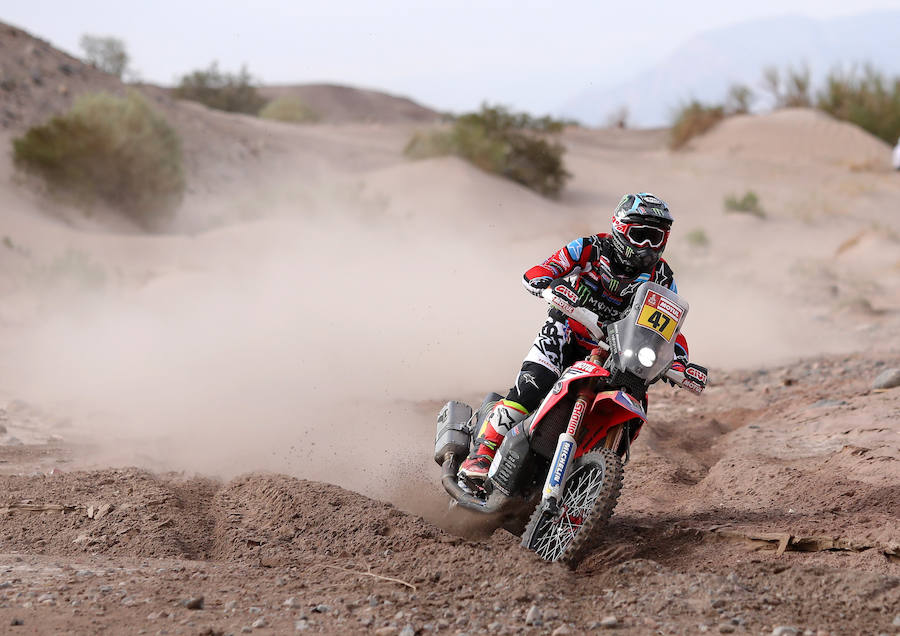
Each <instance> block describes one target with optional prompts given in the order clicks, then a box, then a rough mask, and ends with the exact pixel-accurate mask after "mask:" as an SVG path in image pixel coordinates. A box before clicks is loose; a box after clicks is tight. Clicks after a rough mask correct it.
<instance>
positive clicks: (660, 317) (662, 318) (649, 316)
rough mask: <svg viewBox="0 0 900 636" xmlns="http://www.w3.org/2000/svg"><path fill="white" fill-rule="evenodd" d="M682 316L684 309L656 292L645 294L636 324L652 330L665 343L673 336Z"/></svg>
mask: <svg viewBox="0 0 900 636" xmlns="http://www.w3.org/2000/svg"><path fill="white" fill-rule="evenodd" d="M683 315H684V308H683V307H680V306H678V305H676V304H675V303H673V302H672V301H671V300H668V299H666V298H664V297H662V296H660V295H659V294H657V293H656V292H652V291H650V292H647V297H646V298H645V299H644V305H643V306H642V307H641V311H640V313H639V314H638V319H637V324H638V325H640V326H641V327H646V328H647V329H652V330H653V331H655V332H656V333H658V334H659V335H661V336H662V337H663V338H665V339H666V341H667V342H668V341H671V340H672V336H674V335H675V327H677V326H678V321H679V320H681V317H682V316H683Z"/></svg>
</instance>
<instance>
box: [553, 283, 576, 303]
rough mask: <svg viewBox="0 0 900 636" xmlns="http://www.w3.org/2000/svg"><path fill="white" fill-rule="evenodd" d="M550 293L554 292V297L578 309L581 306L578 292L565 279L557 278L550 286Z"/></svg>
mask: <svg viewBox="0 0 900 636" xmlns="http://www.w3.org/2000/svg"><path fill="white" fill-rule="evenodd" d="M549 287H550V291H552V292H553V295H554V296H556V297H557V298H561V299H562V300H564V301H566V302H567V303H569V304H570V305H572V306H573V307H577V306H578V304H579V298H578V292H576V291H575V288H574V287H573V286H572V283H570V282H569V281H568V280H566V279H565V278H555V279H553V282H551V283H550V285H549Z"/></svg>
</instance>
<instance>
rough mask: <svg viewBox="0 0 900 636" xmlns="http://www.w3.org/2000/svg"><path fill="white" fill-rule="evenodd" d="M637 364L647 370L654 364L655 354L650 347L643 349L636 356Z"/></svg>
mask: <svg viewBox="0 0 900 636" xmlns="http://www.w3.org/2000/svg"><path fill="white" fill-rule="evenodd" d="M637 359H638V362H640V363H641V364H642V365H644V366H645V367H647V368H648V369H649V368H650V367H652V366H653V363H654V362H656V352H655V351H654V350H653V349H651V348H650V347H643V348H642V349H641V350H640V351H638V354H637Z"/></svg>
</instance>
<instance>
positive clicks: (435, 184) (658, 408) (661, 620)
mask: <svg viewBox="0 0 900 636" xmlns="http://www.w3.org/2000/svg"><path fill="white" fill-rule="evenodd" d="M12 32H13V31H12V30H8V28H6V27H4V30H3V36H2V37H3V40H2V42H3V44H4V46H3V48H0V61H2V62H3V64H4V65H5V66H4V69H6V68H18V66H15V65H18V64H19V62H18V59H19V58H20V57H22V58H23V59H32V58H33V59H35V60H39V61H40V64H43V65H44V66H45V67H46V68H44V67H41V68H42V69H44V70H43V71H42V72H43V73H44V77H45V81H44V84H43V85H42V86H40V87H36V88H33V90H34V91H39V90H42V91H43V90H46V95H45V94H44V93H41V94H40V95H39V96H32V97H34V101H35V103H38V101H40V102H41V103H42V104H44V103H46V104H48V105H49V106H48V107H52V106H54V105H55V107H59V108H62V107H64V106H65V105H66V104H65V103H64V102H65V100H66V99H69V97H66V95H67V93H63V92H62V91H59V90H57V89H56V88H55V87H56V86H57V84H58V82H57V80H58V81H59V82H62V81H65V79H64V77H63V75H64V74H63V72H62V71H59V70H58V69H59V68H60V65H61V64H69V65H76V64H80V63H78V62H77V61H76V60H74V59H72V58H69V57H68V56H65V55H64V54H62V53H60V52H58V51H54V50H53V49H52V48H50V47H49V45H47V44H46V43H42V42H39V41H37V40H33V39H32V38H30V37H29V36H27V34H23V33H22V32H20V31H16V32H15V35H10V33H12ZM29 47H31V48H29ZM35 51H36V53H35ZM3 56H5V57H3ZM23 56H24V57H23ZM27 56H31V57H27ZM35 63H37V62H35ZM23 68H24V67H23ZM73 68H76V67H74V66H73ZM100 75H102V74H100ZM66 77H68V76H66ZM72 77H74V78H76V79H77V81H78V82H83V83H84V87H88V88H90V87H93V88H95V89H96V88H109V89H110V90H115V89H117V87H116V86H115V85H110V86H109V87H108V86H107V84H106V82H107V80H106V79H103V80H102V81H101V80H99V79H96V77H94V75H92V71H90V70H84V71H83V72H82V71H79V72H78V73H75V74H73V75H72ZM76 79H73V80H71V82H72V86H71V88H70V89H69V93H68V94H71V93H72V92H74V91H75V90H76V88H77V89H78V90H83V89H84V87H82V86H81V84H79V85H78V86H76V85H75V81H76ZM147 90H148V91H151V94H152V89H147ZM35 95H37V94H35ZM38 97H40V100H39V99H38ZM154 99H157V97H154ZM41 100H43V101H41ZM54 100H55V101H54ZM10 103H11V104H13V105H14V106H15V109H13V106H10V109H11V110H10V112H13V110H15V112H16V113H19V112H22V113H26V115H23V116H22V118H20V119H16V120H10V122H7V124H6V125H5V127H4V128H3V129H0V145H2V146H3V147H4V148H7V149H9V148H10V141H11V139H12V137H14V136H15V135H18V134H21V133H22V132H23V130H24V127H25V126H27V125H30V124H32V123H34V122H35V121H36V120H37V117H38V115H39V114H40V113H42V112H43V111H39V110H38V109H37V106H35V107H34V109H32V108H31V107H30V106H29V103H30V102H27V101H25V98H24V97H23V96H22V95H20V94H18V93H17V94H16V98H15V101H14V102H10ZM157 103H158V105H159V108H160V109H162V110H163V111H164V112H165V113H166V114H167V116H168V117H169V118H170V119H171V121H172V123H173V125H174V126H175V127H176V128H177V129H178V131H179V134H180V135H181V136H182V138H183V139H184V140H185V143H184V148H185V152H186V155H187V156H186V162H187V173H188V174H187V178H188V182H189V183H190V184H191V188H190V191H189V192H188V194H187V196H186V198H185V201H184V203H183V205H182V207H181V209H180V210H179V212H178V214H177V216H176V218H175V219H174V220H173V221H172V223H171V225H170V226H169V227H167V228H165V231H162V232H159V233H156V234H152V235H151V234H146V233H144V232H142V231H140V230H139V229H138V228H136V227H133V226H131V225H129V224H128V223H127V222H126V221H124V220H123V219H121V218H120V217H118V216H117V215H116V214H115V213H114V211H111V210H104V209H97V210H94V211H93V213H92V214H91V215H90V216H85V215H84V212H83V211H82V210H79V209H74V208H69V207H67V206H66V205H65V204H63V203H61V202H59V201H55V200H52V199H50V198H48V197H46V196H45V195H44V193H42V192H41V191H40V189H39V188H36V187H35V186H34V184H33V183H31V182H29V181H28V180H25V179H23V178H22V177H21V175H19V173H17V172H16V171H15V170H14V168H13V166H12V161H11V158H10V156H9V153H8V151H4V152H3V153H2V154H0V209H2V210H3V221H4V223H3V228H2V234H3V237H2V244H0V296H2V302H0V407H2V410H0V417H2V419H0V481H2V492H3V493H5V495H4V497H3V500H2V501H0V511H2V514H0V572H2V576H0V625H3V626H4V629H6V630H9V631H10V632H11V633H19V632H20V633H53V632H62V631H65V632H69V633H78V634H95V633H100V632H104V631H106V632H108V633H121V632H123V631H125V632H128V633H148V634H149V633H153V634H155V633H169V634H219V633H222V634H225V633H240V632H242V631H247V630H250V631H252V632H254V633H256V632H258V633H279V634H280V633H288V632H293V631H295V630H298V631H314V632H324V633H372V632H375V633H378V634H382V635H386V634H400V633H404V634H405V635H408V634H410V633H413V634H415V633H430V632H437V633H450V634H456V633H460V632H462V633H488V632H489V633H519V632H527V633H549V632H554V630H555V631H556V633H558V634H563V633H572V632H585V631H589V630H594V629H597V630H599V629H607V628H611V629H616V630H618V631H621V632H622V633H635V634H638V633H649V632H658V633H695V632H697V631H698V630H699V631H713V632H716V631H717V632H721V633H731V632H738V633H741V632H750V633H760V632H764V631H765V632H771V631H772V630H773V629H774V628H776V627H778V626H785V627H786V626H792V627H794V628H796V629H797V631H796V633H803V632H804V631H805V630H809V632H810V633H893V631H896V629H897V628H896V627H895V625H897V624H898V623H900V530H898V518H900V508H898V506H900V490H898V483H900V432H898V430H897V425H896V422H897V421H898V416H900V388H891V385H892V382H891V381H890V377H892V376H891V373H892V369H897V368H900V348H898V345H900V342H898V337H897V334H898V333H900V260H898V258H900V257H898V254H900V250H898V249H897V248H898V245H900V238H898V237H900V217H897V216H896V215H890V214H886V213H885V211H886V210H892V209H893V208H894V207H896V205H895V204H896V201H897V200H900V181H898V179H897V178H896V175H894V174H892V173H891V172H890V170H889V167H887V165H888V164H887V159H886V160H885V166H886V167H885V168H883V169H882V168H880V167H879V166H878V165H876V164H875V163H873V156H874V155H877V154H878V148H879V146H878V144H880V142H878V141H877V140H874V139H873V138H871V137H870V136H868V135H867V134H866V133H864V132H862V131H861V130H858V129H855V128H852V127H850V128H844V125H843V124H837V123H836V122H833V121H831V120H829V119H827V118H822V117H821V116H820V115H819V114H817V113H814V112H812V111H807V110H803V109H792V110H789V111H783V112H777V113H773V114H771V115H760V116H753V117H751V116H747V117H736V118H732V119H730V120H728V121H726V122H724V123H723V124H722V125H721V126H720V127H719V128H718V129H716V131H715V132H714V135H713V134H711V135H710V136H709V137H708V138H705V139H704V138H700V139H698V140H697V142H696V143H695V144H694V146H693V147H692V148H691V149H689V150H688V151H686V152H682V153H672V152H670V151H668V150H667V149H666V148H665V133H664V131H629V130H586V129H571V130H568V131H566V132H565V133H563V136H562V141H563V143H564V144H565V145H566V147H567V149H568V151H567V155H566V160H567V166H568V169H569V170H570V171H571V172H572V173H573V175H574V176H573V179H572V180H571V182H570V184H569V186H568V188H567V190H566V191H565V192H564V193H563V194H562V196H561V197H560V198H559V199H558V200H548V199H544V198H542V197H539V196H537V195H535V194H533V193H531V192H529V191H527V190H525V189H523V188H521V187H519V186H517V185H515V184H513V183H511V182H508V181H505V180H501V179H498V178H495V177H492V176H489V175H487V174H485V173H483V172H481V171H480V170H478V169H477V168H475V167H474V166H471V165H469V164H467V163H465V162H463V161H461V160H459V159H456V158H442V159H430V160H425V161H418V162H412V161H410V160H408V159H406V158H405V157H404V156H403V152H402V151H403V147H404V145H405V144H406V142H407V141H408V139H409V137H410V135H411V134H412V133H413V131H415V130H416V129H417V128H418V127H420V126H421V123H418V122H416V121H409V120H404V119H402V118H400V119H396V118H394V119H390V120H388V119H386V120H385V121H390V122H391V123H376V124H373V123H362V122H352V121H350V122H345V123H339V124H338V123H322V124H316V125H307V126H296V125H290V124H280V123H277V122H268V121H262V120H258V119H255V118H250V117H245V116H241V115H229V114H225V113H217V112H212V111H208V110H206V109H205V108H202V107H200V106H197V105H195V104H186V103H181V102H177V101H174V100H171V99H169V98H168V97H166V96H162V95H160V96H158V99H157ZM41 108H43V106H42V107H41ZM835 126H839V127H840V128H839V130H838V129H836V128H835ZM832 133H834V135H832ZM838 133H839V134H838ZM832 137H833V138H834V142H833V143H834V145H833V146H828V147H827V148H824V146H823V145H827V144H828V143H829V140H830V139H831V138H832ZM792 139H795V140H796V143H794V142H792ZM804 144H807V145H809V146H810V148H812V147H813V146H814V151H809V152H807V151H805V150H804V148H803V145H804ZM882 145H883V144H882ZM884 148H885V149H886V152H887V154H886V156H887V157H889V148H887V147H886V145H884ZM873 153H874V155H873ZM798 157H802V158H803V159H802V160H798ZM647 189H652V190H653V191H654V192H657V193H659V194H660V196H663V197H664V198H665V199H666V200H667V201H668V203H669V205H670V206H671V208H672V211H673V216H674V217H675V224H674V227H673V231H672V237H671V240H670V242H669V245H668V247H667V251H666V257H667V259H668V260H669V262H670V263H671V264H672V266H673V268H674V269H675V270H676V272H677V273H678V277H679V278H678V283H679V294H683V295H684V296H685V297H686V298H689V299H690V306H691V318H690V321H689V322H688V324H687V326H686V327H685V329H686V333H687V335H688V337H689V338H690V342H691V358H692V359H694V360H698V361H701V362H702V363H704V364H705V365H707V366H708V367H709V369H710V372H709V385H708V388H707V389H706V390H705V391H704V393H703V395H702V396H700V397H699V399H698V398H697V396H694V395H692V394H688V392H686V391H684V390H676V389H673V388H672V387H669V386H665V385H661V384H657V385H654V386H653V387H651V388H650V390H649V392H648V403H649V412H648V420H647V423H646V424H645V425H644V427H643V429H642V430H641V434H640V436H639V437H637V439H636V440H635V442H634V444H633V446H632V448H631V459H630V461H629V463H628V466H627V470H626V471H625V480H624V485H623V489H622V495H621V498H620V501H619V504H618V506H617V507H616V511H615V514H614V515H613V516H612V517H611V519H610V522H609V525H608V527H607V531H606V533H605V534H604V536H603V537H602V539H601V541H600V542H599V544H598V545H597V547H596V549H594V550H592V551H590V552H589V553H588V554H586V555H585V557H584V560H583V562H582V564H581V566H580V567H579V569H578V570H577V571H576V572H570V571H568V570H565V569H563V568H562V567H560V566H558V565H555V564H548V563H545V562H543V561H541V560H539V559H538V558H536V557H535V556H534V555H533V554H532V553H530V552H528V551H526V550H523V549H522V548H520V547H519V540H518V538H516V537H514V536H512V535H510V534H509V533H507V532H505V531H504V530H497V531H496V532H493V533H488V532H487V531H486V530H485V528H484V527H483V526H482V525H479V524H478V523H477V522H476V521H475V520H474V519H472V518H470V517H469V516H467V515H465V514H463V511H459V510H456V511H449V510H448V509H447V505H446V501H447V500H446V495H445V494H444V492H443V489H442V488H441V487H440V485H439V482H440V470H439V468H438V467H437V466H435V465H434V463H433V457H432V454H433V441H434V440H433V436H434V416H435V414H436V413H437V412H438V411H439V409H440V407H441V406H442V405H443V404H444V403H446V402H447V401H448V400H450V399H458V400H463V401H466V402H468V403H470V404H476V405H477V404H479V403H480V401H481V398H482V397H483V395H484V393H485V391H486V390H490V389H492V390H496V391H497V392H499V393H502V392H504V391H505V390H506V389H507V387H508V386H509V384H510V383H511V382H512V381H513V379H514V378H512V377H508V374H509V372H510V370H511V369H514V368H515V367H516V365H517V364H518V363H519V362H520V360H521V359H522V356H523V354H524V353H525V349H526V348H527V345H528V343H530V342H531V339H532V337H533V334H534V331H535V329H536V328H537V327H538V326H539V325H540V324H541V322H542V320H543V318H544V316H545V315H546V304H544V303H542V302H541V301H540V300H536V299H535V298H533V297H531V296H529V295H528V294H526V293H524V292H523V291H522V289H521V285H520V279H521V275H522V272H524V271H525V270H526V269H527V268H529V267H531V266H532V265H534V264H536V263H537V262H539V261H540V260H541V259H543V258H544V257H545V256H546V254H549V253H552V252H553V251H554V250H556V249H559V247H560V246H561V245H565V244H566V243H567V242H568V241H570V240H571V239H573V238H575V237H579V236H586V235H589V234H592V233H595V232H597V231H602V230H603V229H605V228H606V227H607V226H608V224H609V217H610V215H611V213H612V209H613V208H614V207H615V205H616V202H617V201H618V200H619V198H620V197H621V195H622V193H624V192H627V191H644V190H647ZM747 189H752V190H754V191H755V192H757V193H758V195H759V198H760V200H761V201H762V202H763V205H764V209H765V215H764V216H763V217H758V216H751V215H746V214H726V213H725V212H724V211H723V207H722V201H723V199H724V198H725V197H727V196H728V195H731V194H733V193H734V192H738V191H740V192H742V191H744V190H747ZM892 206H893V207H892ZM701 233H702V235H703V237H704V240H699V238H698V237H699V236H700V235H701ZM567 630H569V631H567ZM782 633H790V632H782Z"/></svg>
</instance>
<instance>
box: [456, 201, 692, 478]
mask: <svg viewBox="0 0 900 636" xmlns="http://www.w3.org/2000/svg"><path fill="white" fill-rule="evenodd" d="M671 227H672V215H671V214H670V212H669V207H668V206H667V205H666V203H665V202H664V201H662V200H661V199H660V198H658V197H656V196H654V195H653V194H650V193H649V192H641V193H637V194H626V195H625V196H624V197H622V200H621V201H620V202H619V205H618V206H617V207H616V209H615V212H614V213H613V218H612V231H611V232H610V233H609V234H605V233H601V234H595V235H593V236H587V237H584V238H578V239H575V240H574V241H572V242H571V243H569V244H568V245H566V246H565V247H563V248H562V249H560V250H559V251H557V252H556V253H554V254H553V255H552V256H550V258H548V259H547V260H545V261H544V262H543V263H542V264H540V265H537V266H535V267H532V268H531V269H529V270H528V271H527V272H525V276H524V280H523V283H524V285H525V288H526V289H527V290H528V291H529V292H531V293H532V294H534V295H536V296H540V295H541V292H542V291H543V290H544V289H545V288H546V287H548V286H549V285H551V284H553V285H554V287H555V286H556V285H557V284H559V283H562V282H564V281H558V280H557V279H561V278H564V277H565V276H567V275H569V274H571V273H573V272H574V271H575V268H580V272H581V273H580V275H579V276H578V277H577V279H576V282H575V285H574V287H573V289H574V291H575V293H576V294H578V297H579V304H580V305H582V306H585V307H587V308H588V309H590V310H591V311H593V312H595V313H596V314H597V315H598V316H599V317H600V323H601V324H603V325H606V324H608V323H611V322H615V321H616V320H619V319H620V318H622V316H623V315H624V314H625V313H626V312H627V311H628V309H629V307H630V305H631V301H632V298H633V297H634V293H635V291H637V288H638V287H639V286H640V285H641V283H644V282H645V281H648V280H649V281H652V282H654V283H659V284H660V285H663V286H665V287H668V288H670V289H671V290H672V291H675V292H677V288H676V286H675V278H674V274H673V272H672V268H671V267H669V265H668V264H667V263H666V262H665V261H664V260H663V259H662V258H661V256H662V253H663V250H664V249H665V247H666V242H667V241H668V238H669V231H670V229H671ZM596 346H597V343H596V342H594V341H593V340H592V338H591V336H590V333H589V332H588V330H587V329H586V328H585V327H584V326H583V325H581V324H580V323H578V322H576V321H574V320H571V319H568V318H567V317H566V316H565V315H563V314H562V313H561V312H560V311H559V310H557V309H551V310H550V313H549V314H548V316H547V319H546V321H545V322H544V324H543V326H542V327H541V330H540V332H539V333H538V335H537V338H535V340H534V344H532V345H531V349H530V350H529V351H528V355H527V356H526V357H525V360H524V362H523V363H522V368H521V370H520V371H519V374H518V376H517V377H516V382H515V384H514V385H513V386H512V388H511V389H510V390H509V393H507V395H506V398H504V399H502V400H500V401H498V402H497V403H496V404H495V405H494V407H493V409H492V410H491V412H490V414H489V415H488V416H487V417H486V418H485V420H484V424H483V425H482V427H481V430H480V431H479V433H478V437H477V439H476V440H475V450H473V451H472V453H471V454H470V455H469V457H468V458H467V459H466V460H465V461H464V462H463V463H462V466H460V469H459V475H460V476H461V477H464V478H468V479H469V480H473V481H484V480H485V479H486V477H487V473H488V469H489V468H490V466H491V462H492V461H493V459H494V455H495V454H496V452H497V448H498V447H499V446H500V443H501V442H502V441H503V438H504V437H505V436H506V434H507V433H508V432H509V431H510V429H512V428H513V427H514V426H515V425H516V424H517V423H518V422H520V421H522V420H523V419H525V418H526V417H527V416H528V414H529V413H530V412H531V411H532V410H534V409H535V408H537V407H538V406H539V405H540V403H541V401H542V400H543V399H544V396H545V395H546V394H547V393H548V392H549V391H550V389H551V388H552V387H553V385H554V384H555V383H556V381H557V380H558V379H559V377H560V375H562V372H563V370H564V369H565V368H566V367H568V366H569V365H571V364H573V363H574V362H575V361H577V360H581V359H583V358H585V357H586V356H587V355H588V353H589V352H590V351H591V349H593V348H594V347H596ZM675 354H676V355H675V362H674V363H673V364H672V368H674V369H677V370H680V371H683V370H684V365H685V364H687V358H688V348H687V341H686V340H685V339H684V337H683V336H682V335H680V334H679V336H678V338H677V339H676V342H675Z"/></svg>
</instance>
